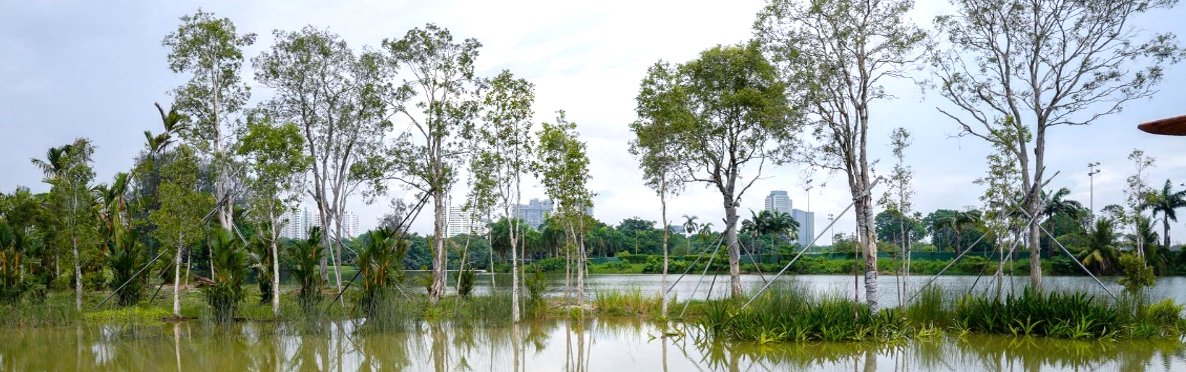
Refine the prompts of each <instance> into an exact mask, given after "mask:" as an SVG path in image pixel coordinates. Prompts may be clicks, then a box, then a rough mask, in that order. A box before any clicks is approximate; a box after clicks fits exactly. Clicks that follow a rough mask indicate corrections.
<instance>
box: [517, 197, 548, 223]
mask: <svg viewBox="0 0 1186 372" xmlns="http://www.w3.org/2000/svg"><path fill="white" fill-rule="evenodd" d="M554 206H555V205H554V204H553V203H552V200H551V199H544V200H539V199H531V200H530V201H528V202H527V204H526V205H519V218H522V219H523V221H524V222H527V225H528V226H531V228H533V229H538V228H539V225H543V224H544V219H546V218H547V216H548V215H549V214H552V209H553V207H554Z"/></svg>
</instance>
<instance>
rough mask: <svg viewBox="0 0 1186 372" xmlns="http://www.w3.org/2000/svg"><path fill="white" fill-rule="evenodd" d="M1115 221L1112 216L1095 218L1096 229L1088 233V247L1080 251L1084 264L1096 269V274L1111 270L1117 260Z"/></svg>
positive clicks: (1080, 258) (1080, 259)
mask: <svg viewBox="0 0 1186 372" xmlns="http://www.w3.org/2000/svg"><path fill="white" fill-rule="evenodd" d="M1114 226H1115V223H1114V222H1112V220H1111V219H1110V218H1100V219H1097V220H1095V226H1094V229H1092V230H1091V233H1090V234H1089V235H1088V239H1087V247H1085V248H1084V249H1083V251H1082V252H1080V253H1079V261H1080V262H1082V263H1083V266H1086V267H1089V268H1093V269H1095V273H1096V274H1104V273H1106V272H1107V271H1109V270H1111V269H1112V267H1113V266H1114V264H1115V262H1116V256H1117V254H1116V248H1115V244H1116V233H1115V232H1114V231H1115V229H1114Z"/></svg>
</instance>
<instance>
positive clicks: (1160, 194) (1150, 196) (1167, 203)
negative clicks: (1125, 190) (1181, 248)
mask: <svg viewBox="0 0 1186 372" xmlns="http://www.w3.org/2000/svg"><path fill="white" fill-rule="evenodd" d="M1183 207H1186V190H1181V191H1174V190H1173V183H1171V182H1170V180H1165V186H1162V188H1161V190H1160V191H1150V192H1148V193H1146V194H1145V200H1144V201H1143V202H1141V204H1140V205H1139V206H1138V208H1140V210H1142V211H1144V210H1152V211H1153V216H1154V218H1156V217H1157V214H1159V213H1160V214H1161V226H1162V230H1161V231H1162V237H1161V238H1162V239H1164V243H1162V245H1164V246H1166V247H1169V246H1170V221H1174V222H1178V213H1177V209H1178V208H1183Z"/></svg>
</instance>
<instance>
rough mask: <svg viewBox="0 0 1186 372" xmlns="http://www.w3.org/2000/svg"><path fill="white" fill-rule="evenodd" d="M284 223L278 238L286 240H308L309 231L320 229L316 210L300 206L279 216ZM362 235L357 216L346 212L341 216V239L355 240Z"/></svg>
mask: <svg viewBox="0 0 1186 372" xmlns="http://www.w3.org/2000/svg"><path fill="white" fill-rule="evenodd" d="M281 219H282V220H283V221H285V222H284V225H283V227H281V228H280V236H281V237H284V238H288V239H296V240H302V239H308V238H309V229H310V228H313V227H321V215H320V213H319V212H317V210H316V209H313V210H310V209H309V207H305V206H301V207H297V208H296V209H294V210H291V211H288V212H285V213H284V214H283V215H281ZM361 234H362V231H359V225H358V215H356V214H354V213H351V212H346V213H343V214H342V238H343V239H350V238H355V237H357V236H359V235H361Z"/></svg>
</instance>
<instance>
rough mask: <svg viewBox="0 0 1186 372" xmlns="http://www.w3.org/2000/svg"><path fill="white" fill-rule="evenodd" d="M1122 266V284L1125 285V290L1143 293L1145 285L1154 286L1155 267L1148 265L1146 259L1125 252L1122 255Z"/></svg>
mask: <svg viewBox="0 0 1186 372" xmlns="http://www.w3.org/2000/svg"><path fill="white" fill-rule="evenodd" d="M1120 268H1121V270H1122V271H1123V272H1124V277H1123V278H1120V284H1122V285H1124V291H1125V292H1128V293H1134V294H1135V293H1141V291H1143V290H1144V289H1145V287H1152V286H1153V282H1154V277H1153V267H1150V266H1148V265H1146V264H1145V260H1144V259H1141V258H1140V257H1137V256H1136V255H1133V254H1131V253H1125V254H1123V255H1121V256H1120Z"/></svg>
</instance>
